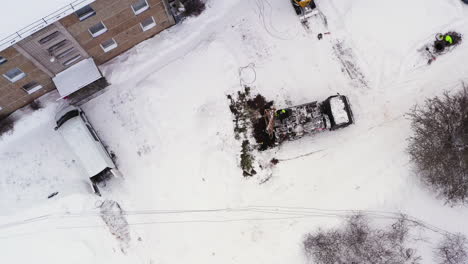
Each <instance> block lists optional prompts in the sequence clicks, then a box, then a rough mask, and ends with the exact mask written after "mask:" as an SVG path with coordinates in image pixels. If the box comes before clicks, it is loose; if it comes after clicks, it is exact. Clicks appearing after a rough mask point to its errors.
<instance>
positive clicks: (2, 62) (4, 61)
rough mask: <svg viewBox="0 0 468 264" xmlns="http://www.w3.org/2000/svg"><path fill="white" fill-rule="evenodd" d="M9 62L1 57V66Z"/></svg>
mask: <svg viewBox="0 0 468 264" xmlns="http://www.w3.org/2000/svg"><path fill="white" fill-rule="evenodd" d="M7 61H8V60H7V59H5V58H3V57H1V56H0V65H2V64H5V63H6V62H7Z"/></svg>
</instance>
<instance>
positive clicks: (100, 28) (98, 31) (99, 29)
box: [89, 21, 107, 38]
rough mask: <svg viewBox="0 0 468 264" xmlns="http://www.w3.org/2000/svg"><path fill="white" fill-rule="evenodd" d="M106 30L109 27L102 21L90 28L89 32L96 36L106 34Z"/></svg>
mask: <svg viewBox="0 0 468 264" xmlns="http://www.w3.org/2000/svg"><path fill="white" fill-rule="evenodd" d="M106 31H107V28H106V26H105V25H104V23H102V21H101V22H99V23H97V24H96V25H94V26H92V27H90V28H89V33H91V36H93V37H94V38H95V37H97V36H99V35H102V34H104V33H105V32H106Z"/></svg>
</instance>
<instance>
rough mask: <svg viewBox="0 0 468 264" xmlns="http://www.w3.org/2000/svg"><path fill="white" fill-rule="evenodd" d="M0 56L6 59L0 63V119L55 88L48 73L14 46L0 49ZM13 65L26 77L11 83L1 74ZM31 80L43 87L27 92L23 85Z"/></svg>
mask: <svg viewBox="0 0 468 264" xmlns="http://www.w3.org/2000/svg"><path fill="white" fill-rule="evenodd" d="M0 56H2V57H4V58H5V59H7V60H8V61H7V62H6V63H4V64H2V65H0V107H2V110H0V119H1V118H2V117H5V116H7V115H9V114H11V113H12V112H14V111H15V110H17V109H19V108H21V107H23V106H25V105H28V104H29V103H31V101H33V100H34V99H36V98H38V97H40V96H42V95H44V94H46V93H47V92H49V91H52V90H53V89H55V85H54V84H53V82H52V79H51V78H50V77H49V75H47V74H46V73H45V72H43V71H42V70H41V69H39V68H38V67H36V66H35V65H34V64H33V63H32V62H31V61H30V60H28V59H27V58H26V57H24V56H23V55H21V54H20V53H19V52H18V51H17V50H16V49H15V48H14V47H9V48H7V49H6V50H3V51H0ZM15 67H18V68H19V69H20V70H22V71H23V72H24V73H25V74H26V77H24V78H23V79H21V80H18V81H16V82H14V83H12V82H10V81H9V80H8V79H6V78H5V77H4V76H3V74H5V73H6V72H7V71H9V70H11V69H13V68H15ZM32 81H35V82H37V83H39V84H40V85H42V86H43V88H42V89H40V90H38V91H36V92H34V93H32V94H28V93H27V92H26V91H25V90H24V89H23V86H24V85H26V84H28V83H30V82H32Z"/></svg>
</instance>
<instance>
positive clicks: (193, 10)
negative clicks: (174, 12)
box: [184, 0, 205, 16]
mask: <svg viewBox="0 0 468 264" xmlns="http://www.w3.org/2000/svg"><path fill="white" fill-rule="evenodd" d="M184 7H185V13H184V15H185V16H198V15H200V14H201V13H202V12H203V11H204V10H205V3H204V2H202V0H187V1H185V2H184Z"/></svg>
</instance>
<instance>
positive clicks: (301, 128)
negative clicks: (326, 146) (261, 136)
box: [264, 94, 354, 145]
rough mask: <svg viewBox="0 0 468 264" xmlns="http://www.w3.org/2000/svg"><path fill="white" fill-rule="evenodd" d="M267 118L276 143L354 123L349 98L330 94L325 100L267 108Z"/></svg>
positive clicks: (270, 135) (269, 129)
mask: <svg viewBox="0 0 468 264" xmlns="http://www.w3.org/2000/svg"><path fill="white" fill-rule="evenodd" d="M264 118H265V123H266V134H268V136H269V137H270V139H272V141H273V142H274V144H275V145H279V144H281V143H282V142H284V141H287V140H296V139H299V138H301V137H303V136H305V135H308V134H314V133H318V132H321V131H327V130H336V129H339V128H344V127H347V126H349V125H351V124H353V123H354V118H353V113H352V111H351V107H350V104H349V101H348V98H347V97H346V96H344V95H340V94H337V95H333V96H330V97H328V98H327V99H326V100H325V101H323V102H317V101H315V102H311V103H306V104H302V105H297V106H293V107H288V108H283V109H279V110H277V109H275V108H270V109H266V110H265V113H264ZM270 142H271V141H270Z"/></svg>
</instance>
